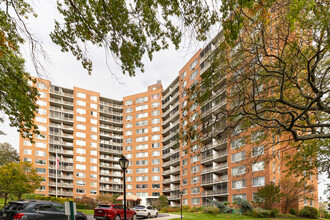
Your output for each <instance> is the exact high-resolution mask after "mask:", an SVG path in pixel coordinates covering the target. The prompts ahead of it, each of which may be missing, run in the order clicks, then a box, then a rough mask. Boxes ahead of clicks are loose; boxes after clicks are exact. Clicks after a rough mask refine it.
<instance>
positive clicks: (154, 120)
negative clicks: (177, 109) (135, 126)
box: [151, 118, 160, 124]
mask: <svg viewBox="0 0 330 220" xmlns="http://www.w3.org/2000/svg"><path fill="white" fill-rule="evenodd" d="M158 123H160V119H159V118H154V119H152V120H151V124H158Z"/></svg>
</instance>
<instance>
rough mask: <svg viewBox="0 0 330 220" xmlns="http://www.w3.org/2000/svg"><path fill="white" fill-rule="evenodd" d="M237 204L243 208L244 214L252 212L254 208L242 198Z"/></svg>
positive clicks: (238, 199) (237, 200)
mask: <svg viewBox="0 0 330 220" xmlns="http://www.w3.org/2000/svg"><path fill="white" fill-rule="evenodd" d="M236 202H237V205H238V206H240V207H241V209H242V212H243V213H246V212H252V210H253V207H252V205H251V204H250V203H249V202H248V201H247V200H244V199H242V198H237V199H236Z"/></svg>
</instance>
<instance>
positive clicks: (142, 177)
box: [136, 176, 148, 181]
mask: <svg viewBox="0 0 330 220" xmlns="http://www.w3.org/2000/svg"><path fill="white" fill-rule="evenodd" d="M136 181H148V176H137V177H136Z"/></svg>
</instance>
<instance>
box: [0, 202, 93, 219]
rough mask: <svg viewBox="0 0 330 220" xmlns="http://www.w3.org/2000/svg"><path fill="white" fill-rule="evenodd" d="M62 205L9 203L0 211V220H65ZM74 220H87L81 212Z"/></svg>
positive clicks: (51, 203) (52, 203)
mask: <svg viewBox="0 0 330 220" xmlns="http://www.w3.org/2000/svg"><path fill="white" fill-rule="evenodd" d="M64 211H65V208H64V205H62V204H59V203H56V202H50V201H36V200H34V201H16V202H9V203H8V204H7V205H6V206H5V207H3V208H2V209H1V210H0V220H18V219H21V220H67V219H68V217H67V216H66V215H65V213H64ZM76 220H87V217H86V215H85V214H84V213H82V212H77V215H76Z"/></svg>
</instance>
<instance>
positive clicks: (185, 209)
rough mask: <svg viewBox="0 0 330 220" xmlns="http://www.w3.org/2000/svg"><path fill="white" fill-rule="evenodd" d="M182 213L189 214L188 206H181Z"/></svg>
mask: <svg viewBox="0 0 330 220" xmlns="http://www.w3.org/2000/svg"><path fill="white" fill-rule="evenodd" d="M182 211H184V212H189V211H191V210H190V206H188V205H184V206H182Z"/></svg>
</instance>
